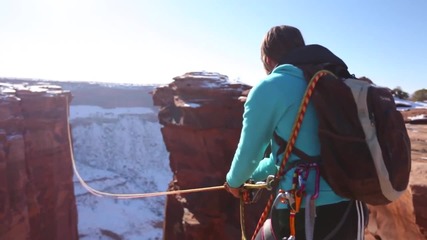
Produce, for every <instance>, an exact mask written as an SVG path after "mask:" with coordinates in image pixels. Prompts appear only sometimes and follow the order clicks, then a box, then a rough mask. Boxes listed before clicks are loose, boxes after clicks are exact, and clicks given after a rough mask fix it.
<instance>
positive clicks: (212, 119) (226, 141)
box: [153, 73, 427, 240]
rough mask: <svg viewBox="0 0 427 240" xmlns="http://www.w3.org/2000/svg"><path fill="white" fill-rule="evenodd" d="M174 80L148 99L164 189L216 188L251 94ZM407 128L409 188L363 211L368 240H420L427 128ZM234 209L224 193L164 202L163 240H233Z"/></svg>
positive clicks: (220, 82) (256, 209) (216, 80)
mask: <svg viewBox="0 0 427 240" xmlns="http://www.w3.org/2000/svg"><path fill="white" fill-rule="evenodd" d="M174 80H175V81H174V82H173V83H171V84H169V85H168V86H164V87H160V88H157V90H156V91H155V92H154V95H153V101H154V104H155V105H157V106H160V107H161V108H162V109H161V111H160V113H159V121H160V123H161V124H162V125H163V126H164V127H163V129H162V134H163V138H164V141H165V144H166V147H167V150H168V151H169V152H170V166H171V169H172V171H173V172H174V179H173V181H172V182H171V183H170V190H176V189H189V188H198V187H206V186H214V185H221V184H223V182H224V178H225V174H226V172H227V170H228V169H229V166H230V162H231V159H232V157H233V154H234V150H235V149H236V146H237V142H238V138H239V134H240V129H241V120H242V113H243V103H242V101H240V100H239V96H242V95H245V93H246V92H247V91H248V90H249V89H250V87H249V86H245V85H238V84H234V85H233V84H229V83H227V81H226V77H225V76H222V75H214V74H210V73H208V74H203V73H188V74H185V75H183V76H179V77H176V78H175V79H174ZM417 114H418V112H417ZM405 119H406V118H405ZM407 127H408V132H409V134H410V137H411V142H412V150H413V155H412V158H413V168H412V169H413V170H412V175H411V180H410V187H409V188H408V190H407V192H406V193H405V194H404V195H403V196H402V197H401V198H400V199H399V200H397V201H396V202H393V203H391V204H388V205H386V206H369V208H370V211H371V215H370V223H369V226H368V228H367V229H366V237H367V239H372V240H378V239H387V240H393V239H425V236H423V235H422V232H423V231H425V228H426V225H427V224H426V223H427V220H426V219H427V218H426V216H427V214H426V209H425V208H426V207H425V206H426V205H425V203H426V197H427V193H426V190H425V189H426V183H427V181H426V180H427V179H426V178H427V174H426V173H427V168H426V166H427V165H426V164H425V163H426V160H427V159H426V157H427V156H426V153H427V132H426V131H427V128H426V127H427V126H423V125H416V126H415V125H408V126H407ZM263 204H265V200H264V199H263V200H262V201H260V202H259V203H258V204H257V205H254V206H250V210H251V212H250V213H246V223H247V225H246V230H247V234H246V235H247V237H250V235H251V233H252V231H253V229H254V224H255V223H256V222H257V220H258V219H259V213H260V212H261V211H262V209H263V207H264V206H263ZM238 207H239V206H238V202H237V201H236V200H235V199H233V198H232V197H230V195H229V194H227V193H226V192H225V191H216V192H200V193H192V194H187V195H177V196H169V197H168V199H167V206H166V213H165V225H164V239H165V240H175V239H238V238H239V237H240V225H239V210H238ZM249 216H250V217H249ZM420 230H421V231H420ZM424 234H425V232H424Z"/></svg>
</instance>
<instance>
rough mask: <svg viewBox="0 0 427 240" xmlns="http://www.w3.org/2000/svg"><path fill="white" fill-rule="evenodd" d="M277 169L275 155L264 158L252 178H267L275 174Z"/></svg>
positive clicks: (259, 179)
mask: <svg viewBox="0 0 427 240" xmlns="http://www.w3.org/2000/svg"><path fill="white" fill-rule="evenodd" d="M277 171H278V166H277V165H276V163H275V161H274V159H273V157H268V158H264V159H263V160H261V162H260V163H259V165H258V167H257V168H256V169H255V171H254V172H253V174H252V176H251V178H252V179H253V180H255V181H256V182H257V181H262V180H265V179H266V178H267V177H268V176H269V175H275V174H276V172H277Z"/></svg>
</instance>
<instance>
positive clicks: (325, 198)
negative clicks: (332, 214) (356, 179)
mask: <svg viewBox="0 0 427 240" xmlns="http://www.w3.org/2000/svg"><path fill="white" fill-rule="evenodd" d="M306 87H307V83H306V81H305V79H304V77H303V73H302V71H301V70H300V69H299V68H297V67H295V66H293V65H290V64H285V65H280V66H278V67H277V68H275V69H274V70H273V71H272V73H271V74H270V75H268V76H267V77H266V78H265V79H263V80H261V81H260V82H259V83H258V84H256V85H255V86H254V87H253V88H252V89H251V91H250V92H249V95H248V97H247V100H246V102H245V105H244V114H243V126H242V132H241V135H240V140H239V144H238V147H237V150H236V152H235V155H234V158H233V161H232V163H231V167H230V170H229V172H228V173H227V176H226V181H227V183H228V184H229V185H230V186H231V187H239V186H241V185H242V184H244V183H245V182H246V181H247V180H248V179H249V178H252V179H254V180H255V181H261V180H264V179H266V178H267V176H268V175H274V174H275V173H276V172H277V171H278V169H279V167H280V164H281V161H282V157H283V154H281V155H279V156H276V153H277V150H278V148H279V146H278V145H277V143H276V142H275V141H274V140H273V139H272V137H273V133H274V131H275V132H276V133H277V134H278V135H279V136H280V137H281V138H283V139H285V140H288V139H289V137H290V134H291V132H292V127H293V124H294V121H295V117H296V115H297V113H298V109H299V106H300V104H301V100H302V97H303V95H304V92H305V89H306ZM317 130H318V120H317V116H316V113H315V109H314V106H313V104H312V103H309V104H308V107H307V111H306V113H305V117H304V120H303V122H302V125H301V129H300V132H299V134H298V137H297V141H296V143H295V146H296V147H297V148H299V149H301V150H302V151H304V152H305V153H306V154H308V155H310V156H318V155H320V143H319V138H318V132H317ZM270 143H271V150H272V154H270V156H269V157H267V158H264V151H265V149H266V147H267V146H268V144H270ZM296 159H297V157H296V156H295V155H293V154H292V155H291V156H290V158H289V162H293V161H295V160H296ZM292 174H293V171H292V170H291V171H288V172H287V173H286V174H285V176H284V177H283V178H282V179H281V181H280V183H279V189H283V190H290V189H291V186H292ZM314 186H315V171H314V170H312V171H310V174H309V177H308V179H307V183H306V191H307V193H309V194H313V193H314ZM319 193H320V194H319V198H318V199H317V201H316V205H318V206H320V205H326V204H333V203H337V202H340V201H344V200H346V199H344V198H342V197H340V196H338V195H336V194H335V193H334V192H333V191H332V189H331V187H330V186H329V185H328V184H327V183H326V182H325V180H324V179H323V178H321V180H320V192H319ZM302 206H304V204H303V205H302ZM283 207H285V206H279V208H283Z"/></svg>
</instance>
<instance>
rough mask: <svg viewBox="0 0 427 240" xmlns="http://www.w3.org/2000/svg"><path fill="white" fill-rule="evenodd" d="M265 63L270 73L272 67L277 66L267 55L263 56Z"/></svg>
mask: <svg viewBox="0 0 427 240" xmlns="http://www.w3.org/2000/svg"><path fill="white" fill-rule="evenodd" d="M265 63H266V65H267V67H268V73H271V71H273V69H274V68H275V67H276V66H277V62H276V61H274V60H273V59H271V58H270V57H267V56H266V57H265Z"/></svg>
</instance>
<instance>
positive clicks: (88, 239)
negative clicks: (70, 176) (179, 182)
mask: <svg viewBox="0 0 427 240" xmlns="http://www.w3.org/2000/svg"><path fill="white" fill-rule="evenodd" d="M147 114H150V115H151V114H152V115H157V113H156V112H153V110H152V109H148V108H114V109H104V108H101V107H96V106H80V105H79V106H71V107H70V119H71V120H75V119H83V120H84V121H82V122H84V123H80V122H78V121H74V122H73V121H72V123H71V125H72V136H73V149H74V157H75V160H76V167H77V170H78V172H79V174H80V175H81V177H82V178H83V179H84V180H85V182H86V183H87V184H88V185H89V186H91V187H93V188H94V189H96V190H99V191H104V192H108V193H149V192H163V191H166V190H167V187H168V184H169V182H170V181H171V180H172V173H171V170H170V167H169V153H168V152H167V150H166V148H165V145H164V142H163V138H162V135H161V132H160V128H161V125H160V124H159V123H157V122H152V121H148V120H145V118H146V117H147ZM151 117H152V116H151ZM105 119H109V121H106V120H105ZM111 119H114V120H113V121H111ZM74 178H75V179H74V187H75V196H76V201H77V208H78V217H79V219H78V228H79V235H80V239H82V240H93V239H111V238H109V237H107V236H105V234H103V233H102V231H108V232H112V233H114V234H117V235H119V236H120V237H121V238H122V239H124V240H136V239H144V240H145V239H147V240H149V239H152V240H154V239H161V238H162V234H163V233H162V231H163V229H162V222H163V219H164V212H163V211H164V205H165V200H166V197H164V196H162V197H151V198H143V199H115V198H112V197H98V196H95V195H92V194H91V193H89V192H88V191H86V189H85V188H83V187H82V185H81V184H80V182H79V181H78V180H77V178H76V177H74Z"/></svg>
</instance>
